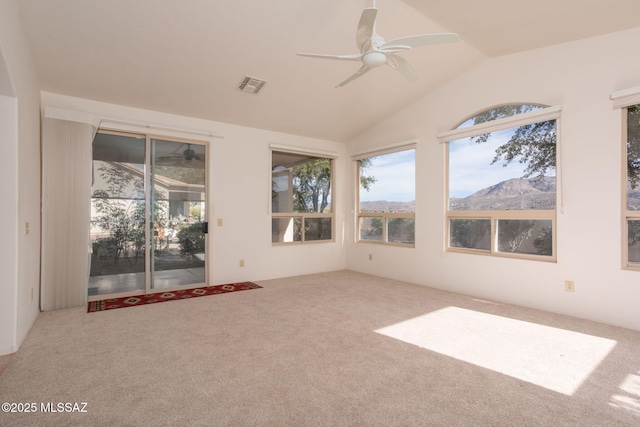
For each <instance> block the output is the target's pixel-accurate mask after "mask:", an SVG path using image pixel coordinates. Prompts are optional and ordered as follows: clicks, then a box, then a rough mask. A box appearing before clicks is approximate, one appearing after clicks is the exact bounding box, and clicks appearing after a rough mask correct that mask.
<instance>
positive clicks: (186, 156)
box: [155, 144, 204, 168]
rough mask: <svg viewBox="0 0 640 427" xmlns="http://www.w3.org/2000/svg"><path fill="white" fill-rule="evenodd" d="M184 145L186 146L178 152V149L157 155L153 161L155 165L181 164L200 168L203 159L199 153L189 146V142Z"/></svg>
mask: <svg viewBox="0 0 640 427" xmlns="http://www.w3.org/2000/svg"><path fill="white" fill-rule="evenodd" d="M186 145H187V148H186V149H185V150H183V151H182V153H179V149H178V150H176V152H175V154H171V155H169V156H162V157H158V158H157V159H156V161H155V164H156V165H157V166H182V167H193V168H202V167H203V165H204V163H203V162H204V159H201V158H200V154H198V153H196V151H195V150H194V149H193V148H191V144H186ZM183 147H184V145H183Z"/></svg>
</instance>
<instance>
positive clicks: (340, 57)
mask: <svg viewBox="0 0 640 427" xmlns="http://www.w3.org/2000/svg"><path fill="white" fill-rule="evenodd" d="M296 55H298V56H308V57H309V58H318V59H334V60H338V61H359V60H360V59H361V58H362V54H361V53H354V54H353V55H322V54H318V53H296Z"/></svg>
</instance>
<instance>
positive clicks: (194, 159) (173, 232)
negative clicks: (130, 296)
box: [150, 139, 207, 289]
mask: <svg viewBox="0 0 640 427" xmlns="http://www.w3.org/2000/svg"><path fill="white" fill-rule="evenodd" d="M205 159H206V151H205V146H204V145H199V144H193V143H184V142H175V141H165V140H159V139H151V200H153V203H151V204H150V207H151V218H152V221H153V224H152V226H151V229H152V230H153V236H152V239H151V240H152V245H153V257H152V258H151V284H150V285H151V289H164V288H175V287H176V286H179V285H180V286H182V285H189V284H197V283H204V282H205V252H206V247H205V246H206V245H205V233H206V231H207V230H206V227H207V222H206V220H205V208H206V203H205V202H206V201H205V198H206V191H205V182H206V176H205V175H206V169H205Z"/></svg>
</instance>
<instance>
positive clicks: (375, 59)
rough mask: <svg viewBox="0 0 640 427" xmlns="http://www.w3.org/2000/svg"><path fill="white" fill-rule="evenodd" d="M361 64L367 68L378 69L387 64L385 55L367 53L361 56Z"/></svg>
mask: <svg viewBox="0 0 640 427" xmlns="http://www.w3.org/2000/svg"><path fill="white" fill-rule="evenodd" d="M362 62H363V63H364V65H366V66H367V67H369V68H375V67H379V66H381V65H384V64H385V63H386V62H387V55H385V54H384V53H382V52H368V53H365V54H364V55H363V56H362Z"/></svg>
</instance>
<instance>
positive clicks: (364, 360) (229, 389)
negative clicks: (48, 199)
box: [0, 271, 640, 426]
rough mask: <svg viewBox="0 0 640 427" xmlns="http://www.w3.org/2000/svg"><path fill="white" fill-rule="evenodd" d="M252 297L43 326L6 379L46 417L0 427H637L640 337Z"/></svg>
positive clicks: (363, 298) (443, 301)
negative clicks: (68, 426)
mask: <svg viewBox="0 0 640 427" xmlns="http://www.w3.org/2000/svg"><path fill="white" fill-rule="evenodd" d="M257 283H258V284H259V285H260V286H262V287H263V289H261V290H260V292H233V293H229V294H225V295H220V296H216V297H215V298H195V299H188V300H184V301H176V302H172V303H170V304H152V305H147V306H143V307H139V308H137V309H135V310H110V311H105V312H98V313H91V314H88V313H86V307H79V308H77V309H70V310H61V311H57V312H46V313H42V314H41V315H40V316H39V318H38V320H37V321H36V324H35V325H34V327H33V329H32V331H31V332H30V334H29V336H28V337H27V339H26V341H25V342H24V344H23V346H22V348H21V349H20V350H19V351H18V352H17V353H16V354H15V355H14V356H13V358H12V359H11V362H10V363H9V366H8V367H7V369H6V370H5V372H4V373H3V374H2V376H0V402H16V403H20V402H21V403H35V404H36V407H37V409H38V410H37V411H36V412H35V413H22V414H16V413H0V425H2V426H29V425H42V426H49V425H56V426H64V425H83V426H84V425H91V426H149V425H166V426H516V425H517V426H637V425H640V332H637V331H631V330H627V329H622V328H616V327H612V326H608V325H603V324H599V323H594V322H589V321H584V320H579V319H574V318H569V317H566V316H560V315H555V314H550V313H546V312H541V311H536V310H531V309H526V308H522V307H515V306H510V305H504V304H498V303H494V302H489V301H482V300H479V299H475V298H471V297H467V296H464V295H458V294H453V293H448V292H443V291H439V290H435V289H430V288H426V287H422V286H416V285H410V284H406V283H402V282H397V281H392V280H387V279H381V278H377V277H373V276H368V275H364V274H359V273H354V272H349V271H340V272H333V273H326V274H316V275H309V276H302V277H292V278H286V279H277V280H267V281H259V282H257ZM43 403H44V406H41V404H43ZM58 403H63V404H64V403H70V404H71V405H70V406H68V408H71V409H73V408H74V406H73V404H74V403H79V404H82V403H86V407H83V406H78V408H80V409H85V410H86V412H81V413H65V412H56V413H51V412H47V413H43V412H42V410H41V409H42V408H44V409H51V408H57V407H58V406H57V404H58ZM62 408H66V406H65V405H62Z"/></svg>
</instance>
